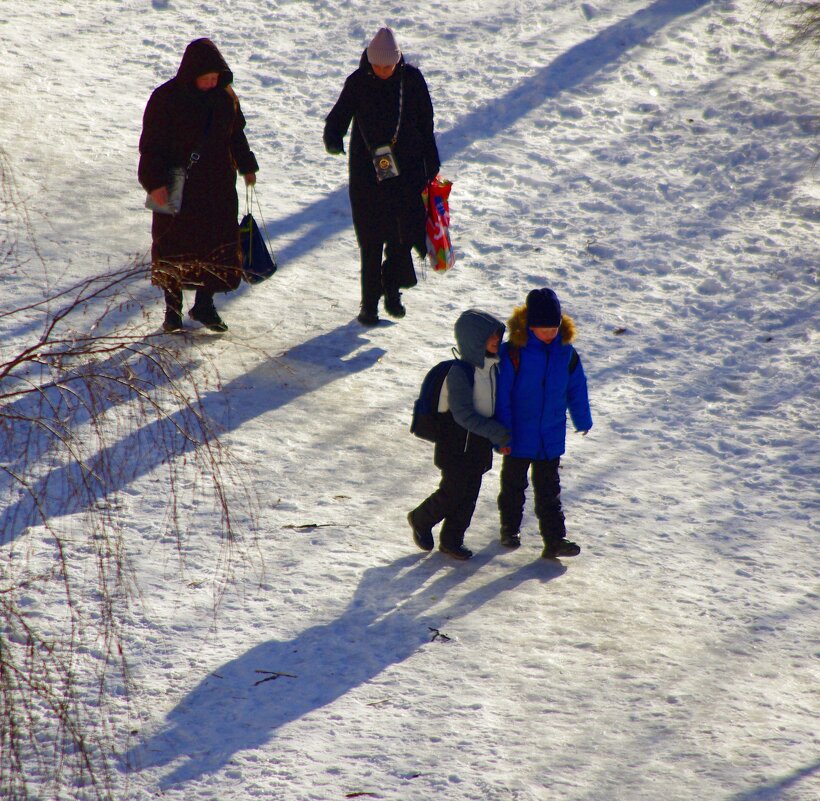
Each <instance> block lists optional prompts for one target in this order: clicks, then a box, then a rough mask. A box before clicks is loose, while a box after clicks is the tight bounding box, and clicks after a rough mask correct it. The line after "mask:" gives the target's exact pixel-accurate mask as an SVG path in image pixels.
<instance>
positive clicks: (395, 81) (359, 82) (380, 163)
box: [324, 28, 441, 326]
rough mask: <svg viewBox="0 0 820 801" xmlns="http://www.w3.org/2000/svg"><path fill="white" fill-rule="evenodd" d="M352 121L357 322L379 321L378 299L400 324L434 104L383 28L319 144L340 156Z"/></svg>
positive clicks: (434, 168)
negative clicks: (357, 255)
mask: <svg viewBox="0 0 820 801" xmlns="http://www.w3.org/2000/svg"><path fill="white" fill-rule="evenodd" d="M351 122H353V130H352V133H351V134H350V156H349V164H348V167H349V176H350V179H349V181H350V182H349V193H350V206H351V210H352V212H353V227H354V229H355V231H356V238H357V241H358V244H359V252H360V259H361V308H360V312H359V315H358V318H357V319H358V320H359V322H360V323H361V324H362V325H364V326H374V325H377V324H378V322H379V314H378V307H379V300H380V298H381V297H382V296H384V309H385V311H386V312H387V314H389V315H390V316H391V317H394V318H397V319H400V318H402V317H404V316H405V313H406V310H405V307H404V305H403V303H402V301H401V289H408V288H410V287H413V286H415V285H416V272H415V268H414V267H413V258H412V249H413V247H416V248H417V249H418V251H419V252H420V253H421V254H422V255H424V253H425V252H426V246H425V231H424V221H425V209H424V202H423V201H422V197H421V194H422V191H423V190H424V188H425V186H426V185H427V182H428V181H429V180H432V179H433V178H435V177H436V175H437V174H438V171H439V168H440V166H441V162H440V160H439V154H438V148H437V146H436V140H435V134H434V131H433V127H434V123H433V104H432V101H431V100H430V93H429V91H428V89H427V84H426V82H425V80H424V77H423V76H422V74H421V71H420V70H419V69H418V68H417V67H414V66H412V65H410V64H407V63H406V62H405V60H404V56H403V55H402V52H401V50H400V48H399V45H398V43H397V42H396V39H395V36H394V34H393V32H392V31H391V30H390V28H381V29H380V30H379V31H378V32H377V33H376V35H375V36H374V37H373V39H372V41H371V42H370V44H369V45H368V46H367V48H366V49H365V51H364V53H362V57H361V60H360V63H359V67H358V69H357V70H356V71H355V72H353V73H352V74H351V75H349V76H348V78H347V80H346V81H345V84H344V88H343V89H342V93H341V95H340V96H339V99H338V100H337V101H336V104H335V105H334V106H333V108H332V109H331V111H330V114H328V116H327V118H326V119H325V128H324V144H325V149H326V150H327V152H328V153H331V154H334V155H335V154H341V153H344V152H345V148H344V137H345V136H346V135H347V132H348V129H349V128H350V125H351Z"/></svg>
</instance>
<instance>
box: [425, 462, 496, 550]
mask: <svg viewBox="0 0 820 801" xmlns="http://www.w3.org/2000/svg"><path fill="white" fill-rule="evenodd" d="M482 476H483V473H476V472H471V471H469V470H464V469H463V468H461V467H459V468H456V469H454V468H449V469H448V468H442V471H441V483H440V484H439V487H438V489H437V490H436V491H435V492H434V493H433V494H432V495H431V496H430V497H429V498H427V500H425V501H424V502H422V503H421V504H419V506H417V507H416V508H415V509H414V510H413V519H414V521H415V523H416V525H417V526H418V528H421V529H428V528H433V527H434V526H437V525H438V524H439V523H441V521H442V520H443V521H444V524H443V525H442V527H441V531H440V532H439V542H440V543H441V544H442V545H443V546H444V547H445V548H456V547H458V546H459V545H462V544H463V543H464V532H465V531H467V529H468V527H469V525H470V521H471V520H472V519H473V512H474V511H475V505H476V502H477V501H478V493H479V491H480V490H481V478H482Z"/></svg>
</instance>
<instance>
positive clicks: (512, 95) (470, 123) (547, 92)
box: [266, 0, 711, 264]
mask: <svg viewBox="0 0 820 801" xmlns="http://www.w3.org/2000/svg"><path fill="white" fill-rule="evenodd" d="M710 2H711V0H656V2H654V3H652V4H651V5H649V6H647V7H646V8H643V9H641V10H640V11H636V12H635V13H634V14H632V15H631V16H629V17H626V19H623V20H621V21H620V22H616V23H615V24H614V25H610V26H609V27H608V28H606V29H605V30H603V31H601V32H600V33H599V34H597V35H595V36H593V37H592V38H591V39H587V40H586V41H585V42H581V43H580V44H577V45H575V46H574V47H571V48H570V49H569V50H567V51H566V52H565V53H562V54H561V55H560V56H558V57H557V58H556V59H555V60H554V61H552V62H551V63H550V64H548V65H547V66H545V67H542V68H541V69H540V70H538V72H536V73H535V75H533V76H532V77H531V78H527V79H526V80H525V81H523V82H521V83H520V84H518V85H517V86H515V87H513V88H512V89H511V90H510V91H509V92H507V93H506V94H504V95H502V96H501V97H499V98H496V99H495V100H493V101H491V102H489V103H487V104H485V105H483V106H480V107H479V108H477V109H476V110H475V111H473V112H471V113H469V114H467V115H466V116H464V117H463V118H462V119H461V120H460V121H459V122H458V124H456V126H455V127H453V128H451V129H450V130H449V131H446V132H444V133H443V134H441V135H440V136H439V137H438V138H437V141H438V147H439V151H440V153H441V155H442V160H444V161H447V160H448V159H451V158H453V157H454V156H455V155H457V154H458V153H459V152H462V151H464V150H466V149H467V148H468V147H469V146H470V145H471V144H473V143H474V142H477V141H479V140H481V139H490V138H492V137H493V136H495V135H496V134H498V133H499V132H500V131H503V130H505V129H506V128H509V127H511V126H512V125H514V124H515V123H516V122H517V121H518V120H519V119H521V118H522V117H523V116H525V115H526V114H528V113H529V112H531V111H532V110H533V109H536V108H538V106H540V105H541V104H542V103H544V102H545V101H546V100H548V99H551V98H556V97H558V96H559V95H560V94H561V93H562V92H565V91H567V90H569V89H573V88H575V87H578V86H581V85H583V84H584V83H585V82H586V81H588V80H589V79H590V78H592V77H593V76H595V75H596V74H597V73H599V72H600V71H601V70H603V69H604V68H605V67H607V66H609V65H610V64H612V63H614V62H615V61H617V60H618V59H619V58H620V57H621V56H622V55H623V54H624V53H626V52H627V51H629V50H632V49H633V48H635V47H637V46H639V45H641V44H643V43H645V42H646V41H647V40H648V39H649V38H650V37H651V36H654V35H655V34H656V33H658V31H660V30H662V29H663V28H665V27H666V26H667V25H669V24H670V23H671V22H673V21H674V20H676V19H678V18H679V17H683V16H685V15H687V14H692V13H694V12H695V11H698V10H699V9H701V8H703V7H704V6H706V5H709V3H710ZM349 225H350V213H349V208H348V201H347V192H346V190H344V189H338V190H336V191H335V192H333V193H332V194H330V195H328V196H326V197H324V198H322V199H321V200H318V201H316V202H315V203H312V204H311V205H310V206H307V207H305V208H303V209H301V210H300V211H298V212H296V213H294V214H291V215H289V216H288V217H285V218H283V219H281V220H278V221H275V222H270V223H268V224H267V226H266V231H267V233H268V235H269V236H270V237H271V238H273V239H276V238H277V237H280V236H287V235H288V234H289V233H291V232H293V231H297V230H299V229H302V228H307V230H306V231H304V233H303V234H302V235H301V236H300V237H298V239H296V241H294V242H293V243H291V244H289V245H286V246H285V247H283V248H280V249H279V250H278V251H277V255H278V257H279V260H280V262H281V263H282V264H287V262H288V261H289V260H291V259H295V258H297V257H299V256H301V255H303V254H304V253H307V252H309V251H311V250H314V249H316V248H317V247H319V246H320V245H321V243H322V242H324V241H325V240H326V239H328V238H329V237H331V236H333V235H334V234H336V233H338V232H339V231H341V230H344V229H345V228H347V227H349Z"/></svg>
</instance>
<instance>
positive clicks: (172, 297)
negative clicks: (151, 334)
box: [162, 289, 182, 334]
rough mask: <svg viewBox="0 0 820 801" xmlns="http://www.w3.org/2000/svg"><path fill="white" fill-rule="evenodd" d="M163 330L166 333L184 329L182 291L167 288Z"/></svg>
mask: <svg viewBox="0 0 820 801" xmlns="http://www.w3.org/2000/svg"><path fill="white" fill-rule="evenodd" d="M162 330H163V331H165V333H166V334H172V333H174V332H175V331H181V330H182V292H172V291H171V290H169V289H166V290H165V319H164V320H163V322H162Z"/></svg>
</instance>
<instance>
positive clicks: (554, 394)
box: [495, 288, 592, 559]
mask: <svg viewBox="0 0 820 801" xmlns="http://www.w3.org/2000/svg"><path fill="white" fill-rule="evenodd" d="M508 327H509V332H510V334H509V340H508V341H507V342H505V343H504V344H503V345H502V347H501V350H500V353H499V356H500V364H499V377H498V396H497V400H496V409H495V414H496V418H497V419H498V421H499V422H500V423H501V424H502V425H504V426H506V427H507V428H509V429H510V430H511V432H512V440H511V442H510V452H509V453H508V454H507V455H505V456H504V459H503V461H502V464H501V491H500V493H499V496H498V509H499V513H500V516H501V544H502V545H504V546H505V547H507V548H518V547H519V545H520V544H521V539H520V534H519V531H520V528H521V521H522V519H523V515H524V501H525V491H526V489H527V486H528V482H527V473H528V472H529V471H530V469H531V470H532V483H533V489H534V494H535V514H536V516H537V517H538V524H539V528H540V533H541V538H542V540H543V543H544V548H543V551H542V553H541V555H542V557H543V558H544V559H554V558H556V557H559V556H576V555H577V554H579V553H580V552H581V547H580V546H579V545H578V544H576V543H574V542H571V541H570V540H568V539H567V538H566V535H567V532H566V525H565V521H564V512H563V509H562V506H561V480H560V477H559V474H558V468H559V466H560V463H561V455H562V454H563V453H564V451H565V449H566V436H567V410H569V414H570V417H571V418H572V422H573V424H574V426H575V428H576V430H578V431H580V432H582V433H583V434H586V433H587V432H588V431H589V429H590V428H592V414H591V412H590V408H589V398H588V395H587V381H586V376H585V375H584V368H583V366H582V365H581V360H580V358H579V356H578V354H577V352H576V351H575V348H574V347H573V346H572V342H573V340H574V339H575V323H574V321H573V320H572V318H571V317H569V316H568V315H566V314H563V313H562V312H561V303H560V301H559V300H558V297H557V295H556V294H555V292H553V291H552V290H551V289H548V288H544V289H534V290H533V291H532V292H530V293H529V294H528V295H527V302H526V305H525V306H520V307H518V308H516V309H515V310H514V311H513V315H512V317H511V318H510V320H509V322H508Z"/></svg>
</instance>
